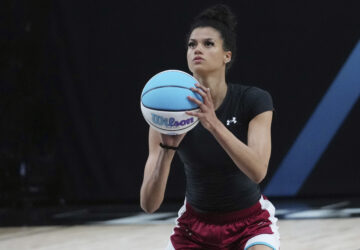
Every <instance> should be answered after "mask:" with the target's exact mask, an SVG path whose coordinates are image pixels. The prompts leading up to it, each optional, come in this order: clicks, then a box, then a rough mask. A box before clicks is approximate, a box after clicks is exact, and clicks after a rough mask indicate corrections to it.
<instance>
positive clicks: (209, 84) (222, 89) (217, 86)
mask: <svg viewBox="0 0 360 250" xmlns="http://www.w3.org/2000/svg"><path fill="white" fill-rule="evenodd" d="M194 77H195V78H196V79H197V80H198V81H199V83H200V84H201V85H203V86H205V87H206V88H210V91H211V97H212V100H213V103H214V107H215V110H216V109H217V108H218V107H219V106H220V105H221V103H222V102H223V100H224V98H225V96H226V91H227V84H226V81H225V72H224V73H223V74H207V75H200V74H194Z"/></svg>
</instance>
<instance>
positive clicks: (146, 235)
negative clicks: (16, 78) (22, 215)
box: [0, 218, 360, 250]
mask: <svg viewBox="0 0 360 250" xmlns="http://www.w3.org/2000/svg"><path fill="white" fill-rule="evenodd" d="M173 226H174V225H173V224H172V223H165V224H144V225H139V224H128V225H127V224H121V225H87V226H46V227H2V228H0V249H1V250H12V249H15V250H27V249H41V250H45V249H46V250H49V249H51V250H55V249H56V250H60V249H62V250H63V249H64V250H65V249H66V250H80V249H84V250H85V249H86V250H92V249H98V250H100V249H101V250H105V249H124V250H132V249H141V250H146V249H151V250H156V249H164V248H165V246H166V245H167V242H168V238H169V235H170V234H171V233H172V228H173ZM279 227H280V234H281V249H282V250H284V249H285V250H286V249H289V250H307V249H326V250H332V249H333V250H335V249H336V250H344V249H346V250H359V249H360V218H346V219H317V220H310V219H305V220H280V221H279Z"/></svg>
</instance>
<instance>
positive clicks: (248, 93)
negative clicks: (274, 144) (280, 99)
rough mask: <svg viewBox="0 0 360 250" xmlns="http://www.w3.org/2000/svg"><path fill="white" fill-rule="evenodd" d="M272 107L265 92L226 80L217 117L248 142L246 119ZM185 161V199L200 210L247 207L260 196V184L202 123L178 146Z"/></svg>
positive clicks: (250, 118)
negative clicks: (249, 175)
mask: <svg viewBox="0 0 360 250" xmlns="http://www.w3.org/2000/svg"><path fill="white" fill-rule="evenodd" d="M269 110H273V104H272V99H271V96H270V94H269V93H268V92H266V91H264V90H262V89H260V88H257V87H251V86H244V85H239V84H228V90H227V93H226V96H225V98H224V101H223V103H222V104H221V105H220V107H219V108H218V109H217V110H216V115H217V117H218V119H219V120H220V121H221V122H222V123H223V124H224V125H225V126H226V127H227V128H228V129H229V130H230V131H231V132H232V133H233V134H234V135H235V136H236V137H237V138H239V139H240V140H241V141H242V142H244V143H245V144H247V132H248V125H249V122H250V121H251V120H252V119H253V118H254V117H255V116H256V115H258V114H260V113H262V112H265V111H269ZM178 154H179V156H180V159H181V161H182V162H183V163H184V168H185V176H186V201H187V202H188V203H189V204H190V205H191V206H193V207H195V208H197V209H199V210H203V211H224V212H225V211H234V210H239V209H243V208H247V207H250V206H251V205H253V204H255V203H256V202H257V201H258V200H259V199H260V196H261V192H260V188H259V185H258V184H257V183H255V182H253V181H252V180H251V179H250V178H249V177H247V176H246V175H245V174H244V173H243V172H242V171H241V170H240V169H239V168H238V167H237V166H236V165H235V163H234V162H233V161H232V159H231V158H230V157H229V155H228V154H227V153H226V152H225V151H224V149H223V148H222V147H221V146H220V144H219V143H218V142H217V141H216V139H215V138H214V137H213V136H212V135H211V134H210V132H208V130H206V129H205V128H204V127H203V126H202V125H201V123H199V124H198V125H197V126H196V127H195V128H194V129H192V130H191V131H189V132H188V133H187V135H186V136H185V137H184V139H183V141H182V142H181V145H180V148H179V150H178Z"/></svg>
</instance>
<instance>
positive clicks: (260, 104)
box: [140, 5, 280, 250]
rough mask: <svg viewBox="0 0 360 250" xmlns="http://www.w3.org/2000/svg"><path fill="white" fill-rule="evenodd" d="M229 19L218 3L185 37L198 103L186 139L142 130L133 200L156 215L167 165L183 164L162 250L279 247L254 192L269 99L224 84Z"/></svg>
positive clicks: (263, 159) (262, 168)
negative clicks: (175, 210) (143, 157)
mask: <svg viewBox="0 0 360 250" xmlns="http://www.w3.org/2000/svg"><path fill="white" fill-rule="evenodd" d="M235 25H236V21H235V17H234V15H233V14H232V13H231V11H230V9H229V8H228V7H227V6H224V5H216V6H213V7H211V8H209V9H207V10H205V11H204V12H203V13H201V14H200V15H199V16H198V17H197V18H196V19H195V21H194V23H193V25H192V26H191V28H190V32H189V35H188V39H187V40H188V50H187V62H188V67H189V69H190V71H191V72H192V73H193V76H194V77H195V78H196V79H197V80H198V81H199V83H200V84H198V85H197V88H193V89H192V90H193V91H194V92H196V93H198V94H200V95H201V96H202V97H203V102H200V101H198V100H197V99H194V98H191V97H188V98H189V100H190V101H192V102H194V103H196V104H198V105H199V107H200V111H199V112H187V113H188V114H189V115H193V116H196V117H198V118H199V120H200V124H199V125H197V126H196V127H195V128H194V129H193V130H191V131H189V132H188V133H187V134H186V135H185V134H182V135H177V136H170V135H164V134H160V133H159V132H157V131H155V130H153V129H152V128H150V130H149V156H148V159H147V162H146V165H145V171H144V179H143V183H142V187H141V194H140V200H141V201H140V202H141V207H142V208H143V209H144V211H146V212H148V213H152V212H154V211H156V210H157V209H158V208H159V207H160V205H161V203H162V201H163V198H164V193H165V187H166V182H167V179H168V175H169V171H170V165H171V161H172V159H173V157H174V154H175V152H176V151H177V152H178V154H179V156H180V159H181V160H182V162H183V163H184V169H185V176H186V195H185V197H186V198H185V203H184V206H183V207H182V208H181V209H180V211H179V218H178V219H177V225H176V227H175V228H174V233H173V234H172V236H171V237H170V242H169V246H168V249H250V250H260V249H264V250H265V249H279V245H280V242H279V233H278V230H277V226H276V221H277V219H276V218H275V217H274V213H275V208H274V207H273V205H272V204H271V203H270V202H269V201H268V200H267V199H266V198H265V197H264V196H262V195H261V192H260V189H259V185H258V184H259V183H260V182H261V181H262V180H263V179H264V177H265V175H266V172H267V168H268V163H269V159H270V152H271V121H272V111H273V106H272V100H271V97H270V95H269V94H268V93H267V92H266V91H264V90H261V89H259V88H256V87H249V86H244V85H239V84H227V83H226V80H225V75H226V72H227V70H228V68H229V67H230V65H231V63H232V61H233V59H234V56H235V50H236V34H235Z"/></svg>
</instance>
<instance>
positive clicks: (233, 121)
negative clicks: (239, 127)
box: [226, 116, 237, 126]
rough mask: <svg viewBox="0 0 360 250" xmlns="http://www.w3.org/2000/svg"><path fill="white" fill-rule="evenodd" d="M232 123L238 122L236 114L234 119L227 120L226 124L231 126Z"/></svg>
mask: <svg viewBox="0 0 360 250" xmlns="http://www.w3.org/2000/svg"><path fill="white" fill-rule="evenodd" d="M230 123H234V124H235V123H237V121H236V117H235V116H234V117H233V118H232V120H227V121H226V126H229V125H230Z"/></svg>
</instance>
